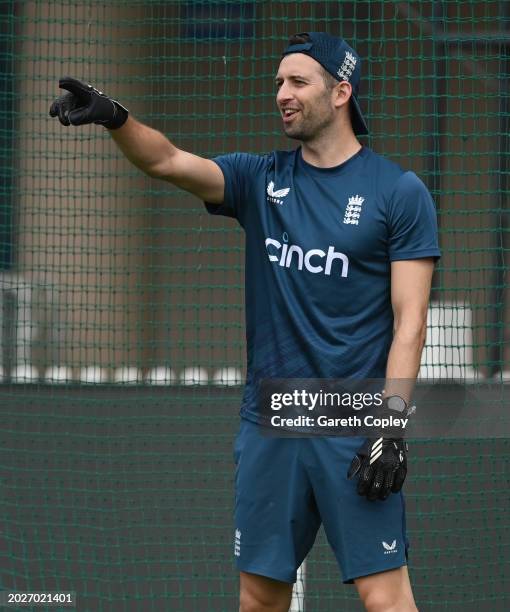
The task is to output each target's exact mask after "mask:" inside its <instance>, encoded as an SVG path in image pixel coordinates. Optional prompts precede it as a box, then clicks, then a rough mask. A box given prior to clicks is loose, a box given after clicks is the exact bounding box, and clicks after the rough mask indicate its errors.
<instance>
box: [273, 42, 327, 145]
mask: <svg viewBox="0 0 510 612" xmlns="http://www.w3.org/2000/svg"><path fill="white" fill-rule="evenodd" d="M275 82H276V87H277V90H278V93H277V94H276V104H277V105H278V109H279V110H280V113H281V115H282V119H283V131H284V132H285V134H286V135H287V136H288V137H289V138H295V139H296V140H300V141H302V142H307V141H310V140H313V139H314V138H316V137H317V136H318V135H320V133H321V132H323V131H324V130H325V129H326V128H327V127H328V126H330V125H331V124H332V123H333V120H334V118H335V107H334V105H333V91H332V90H331V89H328V88H327V87H326V84H325V83H324V79H323V76H322V70H321V66H320V64H319V63H318V62H316V61H315V60H314V59H312V58H311V57H308V55H304V54H303V53H291V54H290V55H286V56H285V57H284V58H283V59H282V61H281V63H280V66H279V68H278V73H277V75H276V77H275Z"/></svg>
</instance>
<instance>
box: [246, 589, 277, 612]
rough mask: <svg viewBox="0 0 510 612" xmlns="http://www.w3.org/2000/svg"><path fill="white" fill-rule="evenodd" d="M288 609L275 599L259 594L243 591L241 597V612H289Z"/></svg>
mask: <svg viewBox="0 0 510 612" xmlns="http://www.w3.org/2000/svg"><path fill="white" fill-rule="evenodd" d="M287 610H288V607H283V608H282V607H281V603H279V602H275V601H274V598H268V597H265V596H264V595H262V594H260V593H258V594H256V593H253V592H249V591H244V592H243V591H241V594H240V597H239V612H287Z"/></svg>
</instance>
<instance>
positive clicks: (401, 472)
mask: <svg viewBox="0 0 510 612" xmlns="http://www.w3.org/2000/svg"><path fill="white" fill-rule="evenodd" d="M406 476H407V469H406V468H405V467H404V466H403V465H401V466H400V467H399V468H398V469H397V471H396V472H395V477H394V479H393V486H392V487H391V490H392V492H393V493H398V492H399V491H400V489H401V488H402V485H403V484H404V480H405V479H406Z"/></svg>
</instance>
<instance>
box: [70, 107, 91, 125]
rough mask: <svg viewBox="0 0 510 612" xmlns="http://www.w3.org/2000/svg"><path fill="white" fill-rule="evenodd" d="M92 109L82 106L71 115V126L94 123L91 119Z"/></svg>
mask: <svg viewBox="0 0 510 612" xmlns="http://www.w3.org/2000/svg"><path fill="white" fill-rule="evenodd" d="M90 112H91V109H90V107H89V106H81V107H80V108H77V109H75V110H72V111H71V112H70V113H69V121H70V122H71V125H85V124H86V123H92V120H91V118H90Z"/></svg>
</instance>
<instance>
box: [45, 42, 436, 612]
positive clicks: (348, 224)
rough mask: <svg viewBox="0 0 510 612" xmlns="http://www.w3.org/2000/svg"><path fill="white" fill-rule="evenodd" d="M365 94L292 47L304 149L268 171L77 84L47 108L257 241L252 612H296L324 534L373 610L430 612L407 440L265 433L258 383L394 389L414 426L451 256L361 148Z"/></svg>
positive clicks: (248, 425)
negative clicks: (408, 491)
mask: <svg viewBox="0 0 510 612" xmlns="http://www.w3.org/2000/svg"><path fill="white" fill-rule="evenodd" d="M359 81H360V59H359V57H358V55H357V54H356V52H355V51H354V50H353V49H352V48H351V47H349V46H348V45H347V43H346V42H345V41H343V40H341V39H339V38H335V37H332V36H329V35H328V34H325V33H320V32H315V33H313V32H311V33H305V34H300V35H297V36H296V37H294V38H293V39H291V41H290V44H289V46H288V47H287V49H286V50H285V52H284V53H283V57H282V59H281V62H280V65H279V67H278V72H277V75H276V87H277V96H276V102H277V106H278V109H279V111H280V113H281V116H282V121H283V129H284V131H285V133H286V135H287V136H289V137H290V138H292V139H295V140H297V141H298V142H299V143H300V146H299V147H298V148H297V149H296V150H293V151H287V152H282V151H275V152H272V153H269V154H267V155H262V156H257V155H248V154H244V153H235V154H230V155H224V156H220V157H218V158H216V159H215V160H208V159H203V158H201V157H198V156H196V155H193V154H191V153H187V152H185V151H182V150H180V149H178V148H177V147H176V146H174V145H173V144H172V143H170V142H169V141H168V140H167V138H166V137H164V136H163V135H162V134H160V133H159V132H157V131H155V130H153V129H151V128H149V127H147V126H144V125H142V124H141V123H139V122H137V121H136V120H135V119H133V118H132V117H131V116H129V114H128V111H127V110H126V109H125V108H124V107H123V106H121V105H120V104H119V103H118V102H117V101H115V100H112V99H111V98H108V97H107V96H106V95H105V94H102V93H101V92H98V91H97V90H94V89H93V88H92V87H91V86H89V85H85V84H82V83H80V82H78V81H75V80H73V79H69V78H68V79H63V80H62V81H61V83H60V86H61V87H63V88H64V89H67V90H68V91H69V92H70V93H68V94H66V95H65V96H63V97H61V98H59V99H58V100H57V101H55V102H54V103H53V105H52V107H51V109H50V114H51V115H52V116H58V117H59V120H60V122H61V123H62V124H63V125H70V124H71V125H81V124H84V123H92V122H94V123H99V124H102V125H104V126H105V127H107V128H108V129H110V130H111V135H112V137H113V139H114V141H115V142H116V144H117V145H118V147H119V148H120V149H121V151H122V152H123V153H124V154H125V155H126V157H127V158H128V159H129V160H130V161H131V162H133V163H134V164H135V165H136V166H137V167H139V168H140V169H141V170H143V171H144V172H145V173H147V174H148V175H150V176H152V177H155V178H159V179H163V180H167V181H170V182H171V183H173V184H175V185H178V186H179V187H181V188H183V189H186V190H187V191H190V192H191V193H193V194H195V195H196V196H198V197H200V198H202V199H203V200H204V201H205V202H206V207H207V210H208V211H209V212H210V213H212V214H223V215H227V216H232V217H235V218H236V219H238V221H239V223H240V224H241V225H242V227H243V228H244V229H245V232H246V319H247V352H248V371H247V382H246V389H245V394H244V398H243V404H242V408H241V417H242V421H241V429H240V432H239V435H238V437H237V440H236V445H235V457H236V464H237V469H236V509H235V534H236V535H235V557H236V562H237V565H238V568H239V570H240V572H241V593H240V599H241V603H240V610H241V612H262V611H271V612H284V611H286V610H288V608H289V602H290V598H291V591H292V583H293V582H294V581H295V580H296V570H297V568H298V567H299V565H300V564H301V562H302V561H303V559H304V558H305V556H306V555H307V553H308V551H309V550H310V548H311V546H312V545H313V542H314V540H315V536H316V533H317V530H318V528H319V526H320V524H321V523H322V524H323V525H324V528H325V531H326V535H327V537H328V540H329V543H330V545H331V547H332V549H333V551H334V553H335V555H336V557H337V560H338V562H339V565H340V567H341V570H342V574H343V579H344V581H345V582H354V583H355V584H356V586H357V589H358V592H359V594H360V597H361V599H362V601H363V603H364V605H365V608H366V609H367V610H369V611H377V612H383V611H384V612H389V611H392V612H393V611H395V612H397V611H398V612H410V611H413V610H416V605H415V603H414V599H413V594H412V591H411V586H410V582H409V576H408V573H407V567H406V559H407V547H408V543H407V539H406V533H405V509H404V500H403V496H402V493H401V491H400V489H401V487H402V483H403V480H404V478H405V472H406V457H405V454H406V447H405V445H404V443H403V442H402V440H399V439H397V440H393V439H391V440H386V439H384V440H383V439H382V438H381V439H379V440H376V441H374V440H368V441H364V440H362V439H360V438H345V437H344V438H341V437H325V436H323V437H313V438H274V437H267V436H263V435H261V432H260V424H261V423H264V420H263V417H262V415H261V414H260V412H259V409H258V404H257V385H258V383H259V382H260V381H261V380H262V379H265V378H298V377H299V378H351V379H352V378H358V379H361V378H369V377H370V378H378V377H381V378H384V377H386V388H385V393H386V399H387V406H388V407H389V408H392V407H395V406H394V404H395V402H396V404H397V406H396V409H398V410H405V409H406V408H407V406H406V404H407V402H408V401H409V392H410V391H409V389H406V388H403V387H402V385H400V387H398V388H397V386H396V383H395V382H394V381H395V380H407V381H414V380H415V379H416V376H417V373H418V369H419V364H420V356H421V351H422V348H423V345H424V341H425V331H426V313H427V305H428V299H429V292H430V285H431V278H432V272H433V267H434V261H435V260H436V259H437V258H438V257H439V256H440V251H439V249H438V244H437V224H436V216H435V209H434V205H433V202H432V200H431V197H430V195H429V193H428V191H427V190H426V188H425V187H424V185H423V183H421V181H420V180H419V179H418V178H417V177H416V175H414V174H413V173H412V172H405V171H403V170H402V169H401V168H400V167H398V166H397V165H395V164H393V163H392V162H390V161H388V160H385V159H383V158H382V157H380V156H379V155H377V154H375V153H374V152H372V151H370V150H369V149H367V148H366V147H363V146H362V145H361V144H360V142H359V141H358V139H357V135H360V134H366V133H367V126H366V123H365V120H364V118H363V115H362V112H361V109H360V105H359V102H358V98H357V93H358V87H359ZM411 386H412V385H411ZM397 391H398V395H397V394H396V392H397ZM390 400H391V402H392V406H390ZM347 473H349V476H350V477H351V478H349V477H348V475H347ZM353 476H357V478H356V479H353V478H352V477H353ZM391 491H393V493H395V494H390V492H391ZM358 493H359V494H358Z"/></svg>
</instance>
